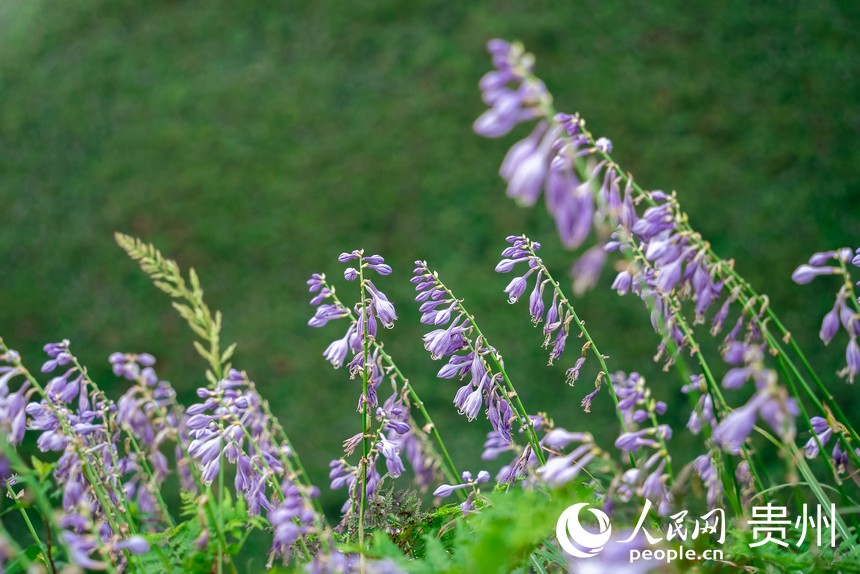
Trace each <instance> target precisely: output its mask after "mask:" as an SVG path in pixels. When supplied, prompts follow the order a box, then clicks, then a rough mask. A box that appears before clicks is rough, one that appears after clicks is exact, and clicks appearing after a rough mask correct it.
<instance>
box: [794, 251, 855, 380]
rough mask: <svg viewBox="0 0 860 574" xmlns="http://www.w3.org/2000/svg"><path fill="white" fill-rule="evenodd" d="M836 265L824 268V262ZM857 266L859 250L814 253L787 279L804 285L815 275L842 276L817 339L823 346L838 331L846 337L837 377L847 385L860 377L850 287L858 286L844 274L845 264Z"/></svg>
mask: <svg viewBox="0 0 860 574" xmlns="http://www.w3.org/2000/svg"><path fill="white" fill-rule="evenodd" d="M830 261H832V262H834V263H836V265H828V264H827V263H828V262H830ZM849 263H850V264H851V265H853V266H854V267H860V248H858V249H856V250H855V251H852V250H851V249H849V248H847V247H845V248H842V249H837V250H834V251H824V252H821V253H815V254H813V255H812V257H810V258H809V263H808V264H805V265H801V266H800V267H798V268H797V269H795V270H794V273H793V274H792V275H791V278H792V279H793V280H794V282H795V283H798V284H800V285H805V284H807V283H809V282H810V281H812V280H813V279H814V278H816V277H818V276H819V275H842V276H843V277H844V279H845V282H844V284H843V285H842V287H840V289H839V291H838V292H837V293H836V302H835V303H834V305H833V308H832V309H831V310H830V311H829V312H828V313H827V314H826V315H824V320H823V321H822V322H821V331H820V332H819V336H820V337H821V340H822V341H823V342H824V344H825V345H827V344H829V343H830V341H832V340H833V338H834V337H835V336H836V334H837V333H838V332H839V328H840V327H842V329H844V330H845V333H846V334H847V335H848V345H847V346H846V347H845V363H846V365H845V368H844V369H843V370H842V371H840V373H839V375H840V376H842V377H845V378H847V379H848V382H849V383H853V382H854V378H855V377H857V375H858V374H860V345H858V343H857V337H858V336H860V300H858V298H857V295H856V294H855V293H854V286H855V285H856V286H860V282H857V283H856V284H854V283H853V280H852V279H851V275H850V273H849V271H848V267H847V264H849Z"/></svg>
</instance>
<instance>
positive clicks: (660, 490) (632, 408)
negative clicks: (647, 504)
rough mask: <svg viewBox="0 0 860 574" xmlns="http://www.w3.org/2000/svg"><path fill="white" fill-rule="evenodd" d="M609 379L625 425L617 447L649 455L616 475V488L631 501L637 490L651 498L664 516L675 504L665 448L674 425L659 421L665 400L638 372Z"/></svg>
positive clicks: (616, 442) (619, 373) (663, 411)
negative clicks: (663, 400)
mask: <svg viewBox="0 0 860 574" xmlns="http://www.w3.org/2000/svg"><path fill="white" fill-rule="evenodd" d="M610 382H611V384H612V386H613V388H614V389H615V394H616V395H617V396H618V410H619V411H620V412H621V414H622V417H623V420H624V425H625V428H626V430H625V431H624V432H622V433H621V435H620V436H619V437H618V439H617V440H616V441H615V446H616V448H618V449H619V450H620V451H622V452H623V453H629V454H630V455H631V456H638V455H640V454H643V455H647V456H643V457H642V458H644V459H645V460H644V463H642V464H639V465H637V466H635V467H634V468H631V469H628V470H627V471H625V472H624V474H622V475H621V476H620V477H617V478H616V479H615V480H614V481H613V487H614V488H615V489H616V491H617V492H618V494H619V496H620V498H621V499H622V500H624V501H626V500H630V498H631V497H632V496H633V494H634V493H635V494H637V495H639V496H642V497H644V498H646V499H648V500H650V501H651V502H652V503H653V504H654V506H655V507H656V508H657V511H658V512H659V513H660V514H661V515H666V514H668V513H669V510H670V508H671V504H672V493H671V491H670V490H669V486H670V485H669V483H670V480H671V460H672V457H671V455H670V454H669V452H668V450H667V449H666V441H667V440H669V439H671V438H672V428H671V427H670V426H669V425H667V424H659V423H658V422H657V416H658V415H662V414H664V413H665V412H666V403H664V402H662V401H657V400H655V399H654V398H653V397H652V396H651V391H650V389H649V388H648V387H647V386H646V385H645V378H644V377H642V376H641V375H640V374H639V373H630V375H627V374H625V373H623V372H620V371H619V372H617V373H614V374H613V375H612V376H611V377H610ZM646 423H649V424H646ZM649 453H650V454H649Z"/></svg>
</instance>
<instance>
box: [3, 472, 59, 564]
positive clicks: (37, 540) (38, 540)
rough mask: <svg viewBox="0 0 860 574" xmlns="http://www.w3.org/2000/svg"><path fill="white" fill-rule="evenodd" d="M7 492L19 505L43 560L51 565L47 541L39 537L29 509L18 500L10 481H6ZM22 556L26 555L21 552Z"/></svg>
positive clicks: (19, 510)
mask: <svg viewBox="0 0 860 574" xmlns="http://www.w3.org/2000/svg"><path fill="white" fill-rule="evenodd" d="M6 492H8V493H9V497H10V498H11V499H12V500H14V501H15V505H16V506H17V507H18V512H20V513H21V517H22V518H23V519H24V524H26V525H27V530H29V531H30V536H31V537H32V538H33V542H35V543H36V545H37V546H38V547H39V550H41V552H42V560H43V561H44V563H45V566H50V565H49V564H48V548H47V547H46V546H45V543H44V542H42V539H41V538H39V535H38V534H36V529H35V528H34V527H33V523H32V522H31V521H30V516H29V515H28V514H27V510H26V509H25V508H24V506H23V505H22V504H21V502H20V501H19V500H18V497H17V496H16V493H15V491H14V490H12V487H11V486H9V483H8V482H7V483H6ZM21 556H24V554H23V553H21Z"/></svg>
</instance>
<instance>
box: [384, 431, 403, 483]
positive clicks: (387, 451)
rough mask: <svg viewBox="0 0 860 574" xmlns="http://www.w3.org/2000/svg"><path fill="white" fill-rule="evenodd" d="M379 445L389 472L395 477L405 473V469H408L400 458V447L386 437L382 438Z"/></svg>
mask: <svg viewBox="0 0 860 574" xmlns="http://www.w3.org/2000/svg"><path fill="white" fill-rule="evenodd" d="M377 447H378V448H379V452H381V453H382V456H383V457H385V464H386V466H387V467H388V473H389V474H390V475H391V476H392V477H394V478H397V477H398V476H400V475H401V474H403V471H404V470H406V468H405V467H404V466H403V462H402V461H401V460H400V447H398V446H397V445H396V444H395V443H393V442H391V441H390V440H388V439H387V438H385V437H381V438H380V440H379V442H378V443H377Z"/></svg>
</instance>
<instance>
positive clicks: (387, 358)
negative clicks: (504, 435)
mask: <svg viewBox="0 0 860 574" xmlns="http://www.w3.org/2000/svg"><path fill="white" fill-rule="evenodd" d="M326 287H327V288H328V289H329V291H330V292H331V298H332V301H334V302H335V303H336V304H337V306H338V307H340V308H341V309H344V310H345V311H346V313H347V318H349V320H350V323H352V324H357V323H358V320H357V319H356V318H355V314H354V313H353V312H352V309H350V308H349V307H346V306H345V305H344V304H343V303H342V302H341V301H340V299H338V297H337V295H336V293H335V290H334V288H333V287H331V286H330V285H328V284H327V283H326ZM372 345H373V349H374V351H376V352H378V353H379V356H380V357H381V358H382V360H383V361H384V362H385V363H387V364H388V367H389V368H390V369H392V370H393V371H394V373H395V374H396V375H397V378H398V379H400V382H401V384H402V385H403V387H404V388H406V389H407V390H408V392H409V396H410V397H412V399H413V401H414V402H415V404H416V405H418V411H419V412H420V413H421V416H422V417H424V423H425V424H426V425H427V426H428V427H429V428H430V429H431V431H430V434H431V435H432V436H433V439H434V440H435V441H436V446H437V447H438V448H439V452H441V453H442V456H443V457H444V460H443V463H444V464H443V465H442V470H443V472H444V473H445V475H446V477H447V478H448V480H451V481H452V484H455V483H456V482H458V481H459V480H460V478H459V477H460V473H459V472H458V471H457V467H456V465H455V464H454V462H453V460H452V459H451V456H450V455H449V454H448V449H447V448H446V447H445V442H444V441H443V440H442V435H441V434H439V430H438V429H437V428H436V424H435V423H434V422H433V419H432V418H431V417H430V413H428V412H427V409H426V408H425V407H424V401H423V400H421V397H420V396H418V392H417V391H416V390H415V388H414V387H413V386H412V385H411V384H410V382H409V379H407V378H406V377H405V376H404V375H403V373H402V372H401V371H400V368H399V367H398V366H397V364H396V363H395V362H394V359H393V358H392V357H391V355H389V354H388V353H387V352H386V351H385V349H384V348H383V345H382V343H379V342H377V341H373V342H372ZM457 492H458V493H460V491H459V490H458V491H457ZM461 494H462V493H461Z"/></svg>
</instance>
